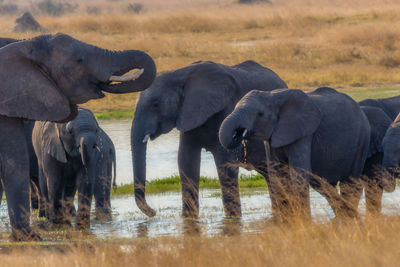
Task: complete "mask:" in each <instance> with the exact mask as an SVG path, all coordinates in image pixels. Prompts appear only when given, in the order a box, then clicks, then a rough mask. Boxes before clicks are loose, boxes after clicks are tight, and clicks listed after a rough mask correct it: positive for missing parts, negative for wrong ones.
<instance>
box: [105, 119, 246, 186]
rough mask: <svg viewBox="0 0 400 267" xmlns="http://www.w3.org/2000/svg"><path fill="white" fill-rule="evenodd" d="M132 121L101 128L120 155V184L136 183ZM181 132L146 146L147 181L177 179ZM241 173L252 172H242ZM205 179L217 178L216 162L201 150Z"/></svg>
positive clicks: (201, 172)
mask: <svg viewBox="0 0 400 267" xmlns="http://www.w3.org/2000/svg"><path fill="white" fill-rule="evenodd" d="M131 123H132V122H131V120H104V121H99V124H100V126H101V127H102V128H103V129H104V131H105V132H106V133H107V134H108V135H109V136H110V137H111V139H112V140H113V142H114V145H115V149H116V152H117V184H128V183H133V174H132V157H131V147H130V134H131V132H130V131H131ZM178 143H179V132H178V131H177V130H176V129H174V130H172V131H171V132H170V133H168V134H164V135H161V136H160V137H158V138H157V139H155V140H153V141H149V143H148V145H147V162H146V164H147V180H154V179H157V178H165V177H169V176H172V175H177V174H178V173H179V172H178V159H177V158H178ZM240 173H245V174H248V173H249V172H248V171H246V170H244V169H240ZM200 174H201V175H202V176H208V177H217V170H216V167H215V164H214V158H213V157H212V154H211V153H210V152H207V151H205V150H204V149H203V150H202V153H201V168H200Z"/></svg>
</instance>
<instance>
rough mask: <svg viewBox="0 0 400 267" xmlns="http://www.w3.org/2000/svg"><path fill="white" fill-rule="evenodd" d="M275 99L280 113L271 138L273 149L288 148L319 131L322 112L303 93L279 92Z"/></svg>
mask: <svg viewBox="0 0 400 267" xmlns="http://www.w3.org/2000/svg"><path fill="white" fill-rule="evenodd" d="M273 97H274V100H276V102H275V103H277V105H278V109H279V111H278V120H277V123H276V126H275V127H274V131H273V132H272V136H271V146H272V147H282V146H286V145H288V144H291V143H293V142H294V141H296V140H298V139H300V138H303V137H306V136H308V135H311V134H312V133H314V132H315V131H316V130H317V128H318V126H319V124H320V122H321V118H322V114H321V111H320V110H319V109H318V107H317V106H316V105H315V104H314V103H313V102H312V100H311V99H310V98H309V97H308V96H307V95H306V94H305V93H304V92H303V91H301V90H279V91H277V92H274V93H273Z"/></svg>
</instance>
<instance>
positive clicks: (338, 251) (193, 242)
mask: <svg viewBox="0 0 400 267" xmlns="http://www.w3.org/2000/svg"><path fill="white" fill-rule="evenodd" d="M231 230H232V229H231ZM259 230H260V232H258V233H254V234H247V235H240V234H239V233H237V234H234V235H221V236H216V237H199V236H193V235H191V236H190V235H189V236H186V237H180V238H172V237H165V238H157V239H143V238H139V239H135V240H127V239H124V240H108V241H106V242H99V241H96V240H92V241H85V242H78V241H77V242H73V243H69V244H68V243H67V244H53V245H52V244H45V245H41V246H39V245H36V246H35V245H26V244H19V245H18V244H10V245H7V246H2V249H1V251H3V253H2V254H1V256H0V257H1V265H2V266H27V265H29V266H32V267H36V266H41V267H42V266H85V267H86V266H87V267H90V266H96V267H101V266H327V267H329V266H352V267H355V266H360V267H368V266H398V263H399V261H400V253H399V239H400V220H399V218H398V217H391V218H389V217H385V218H375V219H372V220H369V221H368V220H367V221H365V222H357V221H350V222H346V223H343V222H342V223H338V222H325V223H316V224H312V225H304V224H301V223H297V224H295V225H291V226H288V225H276V224H273V223H271V222H265V224H264V225H262V226H260V229H259ZM233 232H235V230H233ZM230 233H232V231H231V232H230Z"/></svg>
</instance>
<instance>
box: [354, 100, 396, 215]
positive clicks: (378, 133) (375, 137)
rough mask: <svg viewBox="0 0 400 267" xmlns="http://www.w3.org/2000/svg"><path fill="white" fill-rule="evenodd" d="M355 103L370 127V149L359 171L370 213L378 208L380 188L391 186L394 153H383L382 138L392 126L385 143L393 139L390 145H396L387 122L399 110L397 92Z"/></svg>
mask: <svg viewBox="0 0 400 267" xmlns="http://www.w3.org/2000/svg"><path fill="white" fill-rule="evenodd" d="M359 104H360V106H361V108H362V109H363V111H364V112H365V114H366V115H367V117H368V120H369V122H370V125H371V130H372V131H371V145H370V151H369V152H368V158H367V161H366V163H365V167H364V172H363V173H364V175H365V176H366V177H365V178H366V179H365V183H364V188H365V201H366V207H367V212H368V213H370V214H372V215H374V214H377V213H379V212H380V211H381V208H382V203H381V202H382V194H383V191H384V190H385V191H387V192H392V191H393V190H394V188H395V172H393V167H396V166H397V165H396V164H394V163H393V161H392V159H395V158H396V156H395V155H394V154H395V153H393V151H390V152H389V151H388V152H386V153H384V147H383V144H382V141H383V138H384V137H385V135H386V131H387V130H388V132H389V129H392V130H390V131H391V133H389V134H388V136H390V137H388V138H386V140H388V141H387V142H386V143H387V144H388V143H393V148H395V147H396V146H395V143H396V141H397V140H396V138H395V135H393V133H394V132H396V130H395V129H396V127H392V126H390V124H391V123H392V122H393V121H395V120H396V117H397V115H398V114H399V113H400V96H394V97H388V98H380V99H365V100H362V101H360V102H359ZM392 150H393V149H392ZM384 154H386V157H385V158H386V159H384ZM394 161H396V160H394ZM382 168H383V169H382ZM382 171H383V172H382Z"/></svg>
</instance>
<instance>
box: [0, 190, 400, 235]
mask: <svg viewBox="0 0 400 267" xmlns="http://www.w3.org/2000/svg"><path fill="white" fill-rule="evenodd" d="M219 192H220V191H219V190H218V189H215V190H202V191H201V193H200V218H199V219H198V220H183V219H182V218H181V217H180V214H181V194H180V193H178V192H174V193H165V194H148V195H147V199H148V203H149V204H150V206H151V207H153V208H154V209H156V210H157V215H156V216H155V217H153V218H151V219H149V218H147V217H146V216H145V215H144V214H143V213H142V212H141V211H140V210H139V209H138V208H137V207H136V204H135V201H134V198H133V197H132V196H125V197H116V198H112V200H111V201H112V202H111V204H112V210H113V219H112V220H111V221H108V222H105V223H100V222H98V221H96V220H95V219H93V218H92V223H91V232H92V233H93V234H94V235H95V236H96V237H98V238H114V237H124V238H134V237H138V236H140V237H158V236H180V235H183V234H186V233H189V234H202V235H216V234H230V233H237V232H242V233H257V232H258V231H261V230H262V227H263V225H265V224H267V223H268V222H269V219H270V218H272V214H271V203H270V200H269V197H268V193H267V191H264V190H252V191H249V192H246V193H245V194H242V196H241V201H242V213H243V217H242V219H241V220H226V219H225V217H224V211H223V207H222V200H221V197H220V194H219ZM399 203H400V189H396V191H395V192H394V193H391V194H387V193H385V194H384V196H383V207H384V208H383V212H384V213H385V214H398V211H399ZM311 208H312V215H313V217H314V218H315V219H320V220H322V221H326V220H329V219H330V218H333V217H334V215H333V212H332V210H331V208H330V207H329V205H328V203H327V202H326V200H325V199H324V198H323V197H322V196H321V195H320V194H318V193H316V192H315V191H311ZM359 210H360V213H361V214H364V213H365V202H364V199H362V201H361V202H360V209H359ZM9 231H10V227H9V220H8V213H7V207H6V205H5V203H3V204H2V205H1V206H0V232H9Z"/></svg>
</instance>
